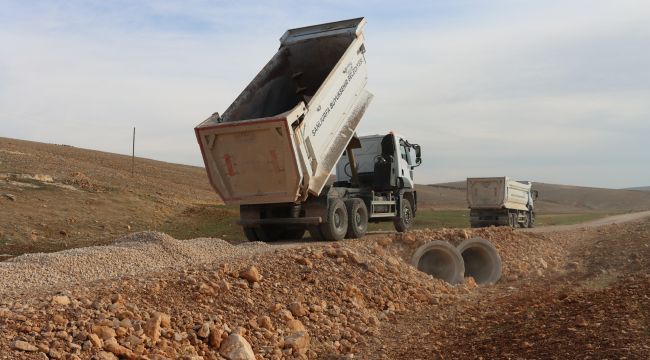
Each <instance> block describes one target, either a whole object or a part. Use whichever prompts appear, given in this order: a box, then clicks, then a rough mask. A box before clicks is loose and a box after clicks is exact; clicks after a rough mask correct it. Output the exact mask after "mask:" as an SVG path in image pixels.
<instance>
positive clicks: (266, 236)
mask: <svg viewBox="0 0 650 360" xmlns="http://www.w3.org/2000/svg"><path fill="white" fill-rule="evenodd" d="M279 230H280V229H279V228H278V227H277V226H275V225H262V226H260V227H258V228H255V235H257V238H258V239H259V241H264V242H273V241H276V240H278V239H279V238H280V236H279V235H280V231H279Z"/></svg>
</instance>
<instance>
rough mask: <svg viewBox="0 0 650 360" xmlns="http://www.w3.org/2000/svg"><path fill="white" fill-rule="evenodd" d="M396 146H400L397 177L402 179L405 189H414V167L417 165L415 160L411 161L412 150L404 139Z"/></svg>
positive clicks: (397, 142)
mask: <svg viewBox="0 0 650 360" xmlns="http://www.w3.org/2000/svg"><path fill="white" fill-rule="evenodd" d="M396 144H398V145H397V146H398V148H397V154H398V160H397V161H396V165H397V176H398V177H400V178H401V179H402V181H403V182H404V187H405V188H411V189H412V188H413V187H414V179H413V170H412V165H414V164H415V159H411V157H412V154H411V149H410V147H409V146H408V145H407V142H406V141H404V139H401V138H400V139H399V141H396Z"/></svg>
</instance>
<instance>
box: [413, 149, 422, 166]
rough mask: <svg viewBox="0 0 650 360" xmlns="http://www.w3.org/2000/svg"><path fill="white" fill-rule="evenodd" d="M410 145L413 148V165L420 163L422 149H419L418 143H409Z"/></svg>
mask: <svg viewBox="0 0 650 360" xmlns="http://www.w3.org/2000/svg"><path fill="white" fill-rule="evenodd" d="M411 147H413V149H415V166H413V167H416V166H420V165H422V150H421V149H420V145H418V144H411Z"/></svg>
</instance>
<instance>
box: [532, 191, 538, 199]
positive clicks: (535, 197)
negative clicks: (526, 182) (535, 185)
mask: <svg viewBox="0 0 650 360" xmlns="http://www.w3.org/2000/svg"><path fill="white" fill-rule="evenodd" d="M538 197H539V192H538V191H537V190H533V199H534V200H537V198H538Z"/></svg>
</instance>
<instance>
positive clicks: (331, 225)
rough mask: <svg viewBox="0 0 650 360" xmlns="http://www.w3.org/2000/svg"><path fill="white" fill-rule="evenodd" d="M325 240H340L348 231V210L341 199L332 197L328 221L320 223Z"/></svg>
mask: <svg viewBox="0 0 650 360" xmlns="http://www.w3.org/2000/svg"><path fill="white" fill-rule="evenodd" d="M320 231H321V233H322V234H323V237H324V238H325V240H335V241H339V240H342V239H343V237H345V234H346V233H347V231H348V211H347V209H346V208H345V204H344V203H343V201H342V200H341V199H332V200H330V201H329V205H328V207H327V221H326V222H324V223H322V224H320Z"/></svg>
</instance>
